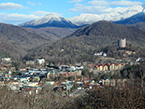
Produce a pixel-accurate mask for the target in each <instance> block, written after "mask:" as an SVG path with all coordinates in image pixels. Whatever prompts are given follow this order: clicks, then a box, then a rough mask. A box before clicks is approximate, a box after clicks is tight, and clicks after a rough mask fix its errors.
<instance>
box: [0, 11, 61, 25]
mask: <svg viewBox="0 0 145 109" xmlns="http://www.w3.org/2000/svg"><path fill="white" fill-rule="evenodd" d="M47 14H51V15H52V14H54V15H61V14H59V13H53V12H46V11H36V12H34V13H33V14H28V15H27V14H19V13H11V14H7V13H0V22H3V23H8V24H14V25H17V24H21V23H25V22H28V21H31V20H34V19H38V18H41V17H44V16H45V15H47Z"/></svg>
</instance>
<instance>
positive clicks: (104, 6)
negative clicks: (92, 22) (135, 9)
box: [70, 0, 143, 14]
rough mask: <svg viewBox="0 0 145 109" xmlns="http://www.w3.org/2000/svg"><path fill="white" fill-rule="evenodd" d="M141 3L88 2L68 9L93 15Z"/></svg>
mask: <svg viewBox="0 0 145 109" xmlns="http://www.w3.org/2000/svg"><path fill="white" fill-rule="evenodd" d="M142 4H143V3H141V2H137V1H131V0H130V1H129V0H120V1H111V0H93V1H89V2H88V3H85V4H81V3H80V4H78V3H77V4H75V5H74V8H72V9H70V11H73V12H81V13H93V14H103V13H109V12H112V11H114V10H116V8H119V7H121V8H125V7H131V6H135V5H142Z"/></svg>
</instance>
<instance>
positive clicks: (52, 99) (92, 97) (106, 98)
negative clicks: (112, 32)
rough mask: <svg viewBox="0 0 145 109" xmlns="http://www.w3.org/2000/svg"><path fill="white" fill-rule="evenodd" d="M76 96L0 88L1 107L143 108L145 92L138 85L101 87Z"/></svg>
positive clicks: (60, 108)
mask: <svg viewBox="0 0 145 109" xmlns="http://www.w3.org/2000/svg"><path fill="white" fill-rule="evenodd" d="M86 93H87V94H86V95H85V96H78V97H75V98H70V97H62V96H56V95H55V94H54V93H53V92H51V91H46V90H45V91H43V92H42V93H41V95H38V96H29V97H25V96H24V95H23V94H21V93H19V94H17V93H15V92H13V91H11V90H7V89H5V88H3V89H1V90H0V109H97V108H101V109H102V108H103V109H104V108H111V109H112V108H115V109H124V108H127V109H132V108H134V109H136V108H139V109H143V108H144V107H145V92H144V91H143V90H142V88H140V87H137V86H129V87H125V88H118V89H117V88H113V87H108V88H101V89H94V90H88V91H86Z"/></svg>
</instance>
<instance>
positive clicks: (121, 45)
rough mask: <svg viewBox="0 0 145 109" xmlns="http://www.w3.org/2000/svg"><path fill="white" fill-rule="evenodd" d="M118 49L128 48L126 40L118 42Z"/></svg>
mask: <svg viewBox="0 0 145 109" xmlns="http://www.w3.org/2000/svg"><path fill="white" fill-rule="evenodd" d="M118 47H119V48H125V47H126V39H125V38H124V39H120V40H118Z"/></svg>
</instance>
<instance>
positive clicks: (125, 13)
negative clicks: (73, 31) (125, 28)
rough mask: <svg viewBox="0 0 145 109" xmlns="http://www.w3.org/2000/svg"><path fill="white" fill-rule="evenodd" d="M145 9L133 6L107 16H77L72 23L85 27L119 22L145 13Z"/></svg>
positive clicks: (117, 9)
mask: <svg viewBox="0 0 145 109" xmlns="http://www.w3.org/2000/svg"><path fill="white" fill-rule="evenodd" d="M144 7H145V6H142V5H138V6H132V7H129V8H128V7H127V8H116V9H115V10H114V11H112V12H111V13H106V14H101V15H99V14H81V15H79V16H75V17H72V18H70V21H71V22H72V23H74V24H76V25H84V24H91V23H94V22H96V21H100V20H107V21H119V20H123V19H126V18H129V17H131V16H133V15H135V14H137V13H140V12H142V11H144Z"/></svg>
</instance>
